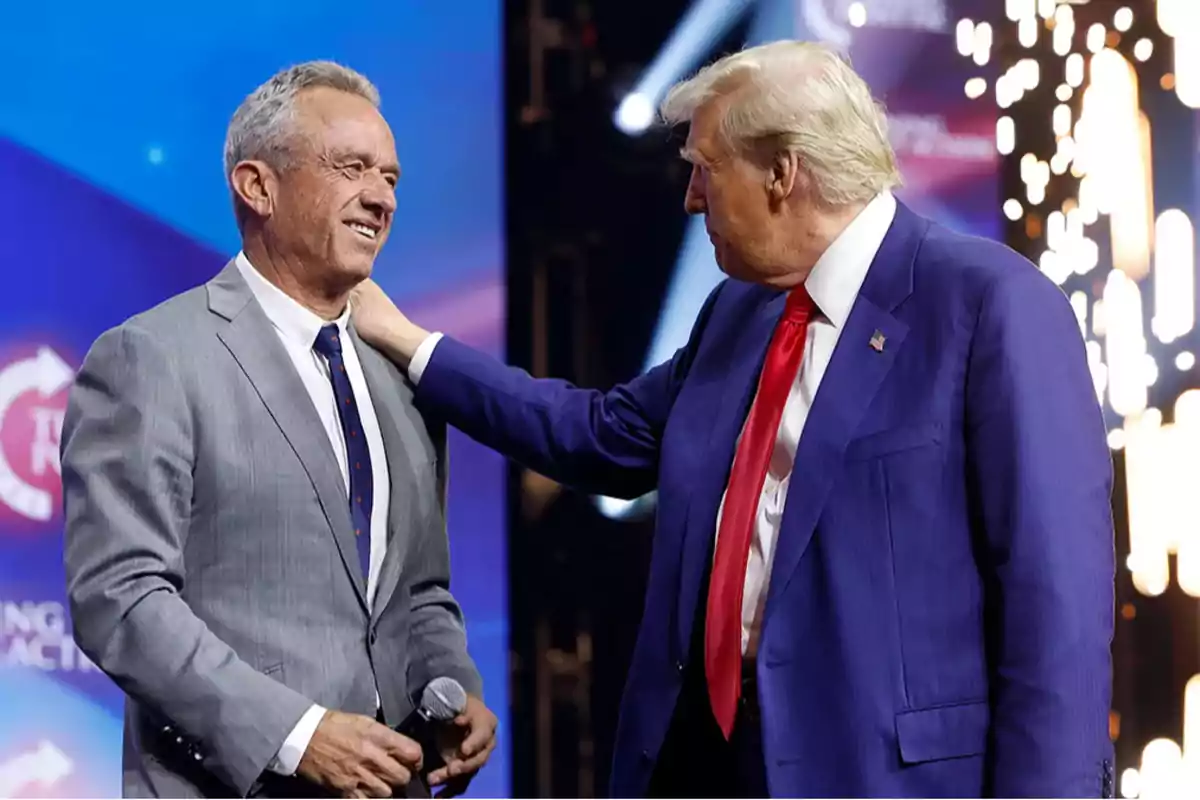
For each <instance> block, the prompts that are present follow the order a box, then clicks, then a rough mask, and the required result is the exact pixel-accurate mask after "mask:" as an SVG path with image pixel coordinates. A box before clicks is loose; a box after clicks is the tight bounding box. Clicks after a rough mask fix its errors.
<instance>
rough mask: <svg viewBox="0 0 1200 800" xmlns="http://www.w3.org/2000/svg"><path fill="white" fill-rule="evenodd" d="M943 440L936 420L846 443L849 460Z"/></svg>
mask: <svg viewBox="0 0 1200 800" xmlns="http://www.w3.org/2000/svg"><path fill="white" fill-rule="evenodd" d="M941 441H942V426H941V425H940V424H939V423H936V422H926V423H923V424H920V425H906V426H904V427H903V428H892V429H890V430H886V431H879V432H878V433H870V434H867V435H866V436H860V437H858V438H857V439H852V440H851V441H850V443H849V444H848V445H846V460H847V461H866V460H868V459H871V458H879V457H881V456H886V455H890V454H892V453H900V452H903V451H905V450H913V449H915V448H918V447H924V446H926V445H931V444H940V443H941Z"/></svg>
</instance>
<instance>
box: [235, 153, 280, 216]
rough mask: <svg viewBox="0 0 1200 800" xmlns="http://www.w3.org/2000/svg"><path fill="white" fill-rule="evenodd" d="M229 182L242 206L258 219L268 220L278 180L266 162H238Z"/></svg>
mask: <svg viewBox="0 0 1200 800" xmlns="http://www.w3.org/2000/svg"><path fill="white" fill-rule="evenodd" d="M229 182H230V184H231V185H232V186H233V191H234V193H235V194H236V195H237V196H238V199H239V200H241V201H242V204H243V205H244V206H246V208H247V209H249V210H250V211H252V212H253V213H255V214H257V215H258V216H259V217H260V218H262V219H268V218H269V217H270V216H271V214H272V213H273V212H274V210H275V197H276V192H277V190H278V188H279V179H278V176H277V175H276V174H275V171H274V170H273V169H271V167H270V166H268V165H267V163H266V162H264V161H241V162H239V163H238V164H237V166H235V167H234V168H233V174H232V175H231V176H230V181H229Z"/></svg>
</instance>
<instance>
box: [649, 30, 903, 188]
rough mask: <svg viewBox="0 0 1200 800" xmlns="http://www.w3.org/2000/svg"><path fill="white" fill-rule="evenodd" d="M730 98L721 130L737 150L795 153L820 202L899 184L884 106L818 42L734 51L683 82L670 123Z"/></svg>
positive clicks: (670, 108)
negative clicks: (766, 148) (772, 149)
mask: <svg viewBox="0 0 1200 800" xmlns="http://www.w3.org/2000/svg"><path fill="white" fill-rule="evenodd" d="M718 97H728V98H729V103H728V105H727V106H726V108H725V110H724V117H723V119H722V120H721V124H720V133H721V135H722V137H723V138H724V139H725V141H726V142H727V143H728V144H729V145H730V146H731V147H733V148H735V149H736V150H739V151H742V152H746V151H748V150H750V149H753V148H756V147H759V146H761V145H763V144H764V143H765V144H770V145H772V146H774V147H776V148H777V149H781V150H787V151H791V152H794V153H796V154H797V155H798V156H799V157H800V160H801V162H802V164H803V165H804V168H805V170H806V171H807V173H808V175H809V177H810V178H811V180H812V183H813V187H814V190H815V192H816V194H817V197H818V199H819V200H821V201H822V202H823V203H825V204H826V205H829V206H833V207H839V206H845V205H850V204H853V203H858V202H865V201H867V200H870V199H871V198H872V197H874V196H875V195H876V194H878V193H879V192H881V191H883V190H885V189H889V188H892V187H894V186H898V185H900V183H901V177H900V172H899V170H898V169H897V168H896V157H895V154H894V152H893V151H892V146H891V144H890V142H889V141H888V133H887V118H886V116H885V114H884V111H883V107H882V106H881V105H880V104H879V103H878V102H877V101H876V100H875V99H874V98H873V97H872V96H871V90H870V89H869V88H868V87H867V84H866V82H865V81H863V79H862V78H861V77H859V75H858V74H857V73H856V72H855V71H854V70H853V69H852V68H851V66H850V64H849V62H848V61H847V60H846V59H845V58H843V57H842V56H841V55H840V54H839V53H838V52H836V51H835V50H833V49H831V48H830V47H828V46H826V45H824V44H820V43H816V42H798V41H780V42H772V43H770V44H763V45H759V46H757V47H751V48H748V49H745V50H742V51H740V52H738V53H734V54H732V55H728V56H726V57H724V58H722V59H721V60H719V61H717V62H715V63H713V64H711V65H709V66H707V67H705V68H704V69H702V70H700V72H699V73H697V74H696V75H695V76H694V77H692V78H690V79H688V80H685V81H682V82H681V83H678V84H676V85H675V86H674V87H672V88H671V90H670V91H669V92H668V93H667V96H666V98H665V99H664V100H663V102H662V107H661V109H660V113H661V115H662V117H663V119H664V121H666V122H667V123H668V124H670V125H676V124H679V123H681V122H685V121H688V120H690V119H691V118H692V115H693V114H694V113H695V112H696V109H697V108H698V107H700V106H701V105H703V104H705V103H706V102H708V101H710V100H713V99H715V98H718Z"/></svg>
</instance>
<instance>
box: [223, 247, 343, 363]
mask: <svg viewBox="0 0 1200 800" xmlns="http://www.w3.org/2000/svg"><path fill="white" fill-rule="evenodd" d="M236 263H237V268H238V271H239V272H240V273H241V274H242V278H243V279H244V280H245V281H246V283H247V285H249V287H250V292H251V293H252V294H253V295H254V299H255V300H257V301H258V304H259V305H260V306H261V307H262V310H263V313H265V314H266V315H267V319H269V320H270V321H271V324H272V325H274V326H275V327H276V329H278V330H279V332H280V333H282V334H283V336H284V338H285V339H287V340H288V341H290V342H292V343H294V344H296V345H299V346H301V347H304V348H306V349H311V348H312V346H313V342H315V341H316V340H317V334H319V333H320V332H321V328H323V327H325V326H326V325H328V324H330V323H329V322H328V321H326V320H324V319H321V318H320V317H319V316H317V315H316V314H314V313H313V312H312V311H310V310H308V309H307V308H305V307H304V306H302V305H300V304H299V303H297V302H296V301H295V300H293V299H292V298H291V297H289V296H288V295H286V294H285V293H284V292H283V290H282V289H280V288H279V287H278V286H276V285H275V284H273V283H271V282H270V281H269V280H267V279H266V278H265V277H263V274H262V273H261V272H259V271H258V269H257V268H256V267H255V266H254V265H253V264H251V263H250V259H248V258H246V254H245V253H244V252H239V253H238V254H237V259H236ZM349 322H350V304H349V303H347V304H346V310H345V311H343V312H342V314H341V316H339V317H338V318H337V319H336V320H334V321H333V324H335V325H337V326H338V333H340V334H342V335H343V336H344V335H345V334H346V326H347V325H348V324H349Z"/></svg>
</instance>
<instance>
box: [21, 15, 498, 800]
mask: <svg viewBox="0 0 1200 800" xmlns="http://www.w3.org/2000/svg"><path fill="white" fill-rule="evenodd" d="M500 15H501V8H500V4H499V3H498V2H496V0H471V1H468V2H456V3H376V4H371V5H370V7H369V8H350V7H348V6H347V5H346V4H345V3H337V2H332V1H331V0H287V1H286V2H285V1H284V0H272V1H267V0H260V1H259V2H233V0H210V2H207V3H195V4H187V7H186V8H184V7H178V8H177V7H173V6H169V5H163V4H161V3H150V2H144V1H143V0H131V1H130V2H123V3H117V4H112V3H93V2H82V0H63V2H59V3H55V4H51V5H46V4H38V3H13V4H6V6H5V10H4V14H3V16H4V21H3V24H0V71H2V72H3V74H4V75H5V80H4V90H3V91H0V275H2V276H3V282H2V284H0V797H6V796H35V795H36V796H58V797H96V796H100V797H103V796H116V795H119V793H120V768H121V764H120V761H121V719H122V695H121V693H120V692H119V691H118V690H116V689H115V687H114V686H113V685H112V684H111V683H110V682H109V681H108V680H107V679H106V678H105V677H104V676H103V675H102V674H101V673H99V672H98V671H97V670H96V668H95V667H94V666H93V665H91V664H90V663H89V662H88V661H87V659H85V658H84V657H83V656H82V654H81V653H80V652H79V651H78V650H77V649H76V647H75V646H74V644H73V642H72V638H71V626H70V621H69V620H68V619H67V617H66V613H65V606H66V597H65V587H64V581H63V569H62V554H61V542H62V510H61V501H62V493H61V488H60V482H59V461H58V447H59V438H60V432H61V426H62V419H63V410H64V407H65V404H66V397H67V390H68V387H69V385H70V383H71V380H72V377H73V374H74V371H75V370H76V369H77V368H78V366H79V364H80V361H81V359H82V358H83V356H84V354H85V353H86V352H87V349H88V347H89V346H90V345H91V343H92V342H93V340H94V339H95V338H96V337H97V336H98V335H99V334H100V333H101V332H102V331H104V330H105V329H107V328H109V327H112V326H114V325H117V324H118V323H120V322H121V321H122V320H124V319H126V318H127V317H129V316H130V315H132V314H135V313H137V312H139V311H142V310H144V309H146V308H148V307H150V306H152V305H154V304H156V303H158V302H160V301H162V300H165V299H166V298H167V297H169V296H171V295H174V294H176V293H178V292H181V291H183V290H185V289H188V288H190V287H192V286H195V285H198V284H200V283H203V282H204V281H206V280H208V279H209V278H210V277H212V276H213V275H214V274H216V273H217V272H218V271H219V270H220V269H221V268H222V267H223V266H224V264H225V263H226V261H227V260H228V259H229V258H230V257H231V256H233V255H234V254H235V253H236V252H237V250H238V237H237V231H236V228H235V226H234V223H233V219H232V214H231V210H230V198H229V193H228V190H227V188H226V186H225V182H224V176H223V175H222V166H221V160H222V152H221V151H222V145H223V141H224V136H225V128H226V125H227V124H228V121H229V118H230V116H231V114H232V113H233V111H234V109H235V108H236V107H237V105H238V103H239V102H240V101H241V100H242V99H243V98H244V97H245V96H246V95H247V94H248V93H249V92H251V91H252V90H253V89H254V88H255V86H257V85H258V84H259V83H261V82H262V81H264V80H265V79H267V78H268V77H269V76H270V75H271V74H272V73H274V72H275V71H277V70H279V69H280V68H283V67H285V66H288V65H290V64H293V63H297V62H300V61H306V60H310V59H318V58H322V59H333V60H335V61H339V62H341V63H344V64H346V65H348V66H351V67H353V68H355V69H357V70H359V71H361V72H363V73H364V74H365V75H367V76H368V77H369V78H371V79H372V80H373V81H374V82H375V84H376V85H377V86H378V87H379V90H380V92H381V94H382V96H383V112H384V115H385V116H386V117H387V119H388V121H389V122H390V124H391V126H392V129H393V131H394V133H395V136H396V140H397V149H398V152H399V155H400V161H401V166H402V170H403V175H402V177H401V180H400V184H399V191H398V197H397V200H398V205H399V207H398V209H397V211H396V216H395V227H394V229H393V232H392V236H391V239H390V241H389V243H388V245H387V247H386V248H385V250H384V253H383V255H382V256H381V257H380V259H379V261H378V262H377V267H376V277H377V279H378V280H379V281H380V283H381V284H382V285H383V287H384V288H385V289H386V290H387V291H388V292H389V293H390V294H391V295H392V296H393V297H394V298H396V299H397V301H398V302H400V303H401V305H402V306H403V307H404V308H405V309H406V310H408V311H409V312H410V314H411V316H413V317H414V318H415V319H416V320H418V321H419V322H421V323H423V324H424V325H426V326H429V327H431V328H435V329H438V330H443V331H446V332H447V333H450V334H453V335H455V336H458V337H460V338H462V339H463V340H465V341H467V342H469V343H470V344H472V345H475V346H477V347H479V348H481V349H484V350H487V351H490V352H493V353H495V354H498V355H502V353H503V347H502V344H503V343H502V336H503V330H504V326H503V313H504V275H503V264H502V260H503V241H502V239H503V233H502V208H501V205H502V188H501V180H502V176H501V164H502V162H501V146H502V145H501V135H500V130H501V116H502V112H501V89H500V87H501V63H500V62H501V59H500V36H501V24H500ZM450 451H451V458H450V468H451V475H450V496H451V503H450V511H449V525H450V538H451V546H452V562H453V588H454V590H455V592H456V594H457V596H458V598H459V599H460V601H461V602H462V604H463V606H464V609H465V612H466V616H467V624H468V637H469V643H470V649H471V653H472V655H473V656H474V658H475V659H476V661H477V663H478V664H479V667H480V669H481V670H482V672H483V676H484V682H485V693H486V695H487V700H488V702H489V705H490V706H491V707H492V709H493V710H494V711H495V712H496V713H497V714H498V715H499V716H500V718H501V734H500V749H499V750H497V752H496V753H495V755H494V756H493V758H492V761H491V765H490V766H489V767H488V768H487V769H486V770H485V771H484V772H483V773H482V774H481V775H480V776H479V778H478V779H477V780H476V781H475V783H474V785H473V787H472V794H476V795H488V796H503V795H505V794H506V793H507V792H508V784H509V764H508V752H507V750H506V745H505V743H506V741H507V739H508V737H507V736H506V735H505V731H504V728H505V719H504V718H505V716H506V712H507V708H508V697H507V652H508V643H507V629H506V623H505V608H506V587H505V580H506V566H505V548H504V540H503V526H504V513H503V507H502V505H503V497H504V491H503V480H504V478H503V465H502V462H501V461H500V459H499V458H498V457H497V456H495V455H494V454H492V453H490V452H488V451H486V450H485V449H483V448H482V447H479V446H477V445H475V444H473V443H471V442H470V441H468V440H466V439H465V438H463V437H461V436H459V435H457V434H452V438H451V442H450Z"/></svg>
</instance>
